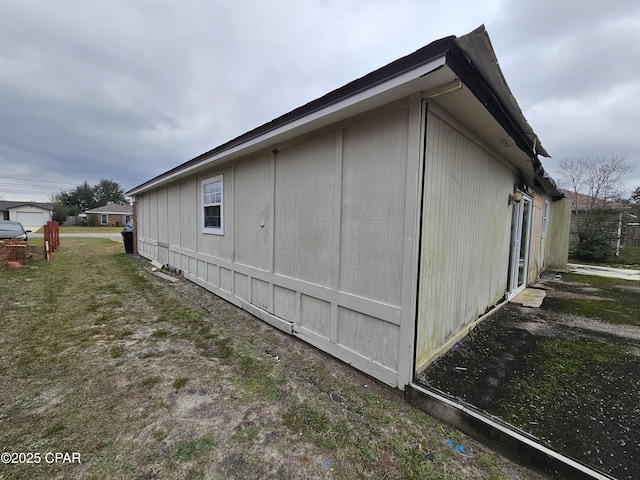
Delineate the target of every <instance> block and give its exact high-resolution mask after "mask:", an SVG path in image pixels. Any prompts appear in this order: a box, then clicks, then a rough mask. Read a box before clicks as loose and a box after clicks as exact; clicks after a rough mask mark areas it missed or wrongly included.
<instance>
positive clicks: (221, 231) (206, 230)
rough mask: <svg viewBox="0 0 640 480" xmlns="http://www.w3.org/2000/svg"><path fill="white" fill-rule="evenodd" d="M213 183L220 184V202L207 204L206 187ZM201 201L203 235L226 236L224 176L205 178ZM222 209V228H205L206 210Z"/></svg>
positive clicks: (201, 183) (201, 190)
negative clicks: (212, 208) (211, 208)
mask: <svg viewBox="0 0 640 480" xmlns="http://www.w3.org/2000/svg"><path fill="white" fill-rule="evenodd" d="M213 183H220V201H219V202H217V201H215V202H207V201H206V195H205V186H206V185H211V184H213ZM200 199H201V200H202V206H201V207H200V218H201V222H202V233H206V234H210V235H224V181H223V178H222V175H216V176H215V177H209V178H205V179H204V180H202V182H200ZM215 206H219V207H220V226H219V227H206V226H205V208H207V207H215Z"/></svg>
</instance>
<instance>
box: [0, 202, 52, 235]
mask: <svg viewBox="0 0 640 480" xmlns="http://www.w3.org/2000/svg"><path fill="white" fill-rule="evenodd" d="M52 216H53V203H38V202H10V201H6V200H0V220H13V221H15V222H20V223H21V224H22V226H23V227H24V228H25V230H31V231H32V232H35V231H36V230H38V229H40V228H42V226H43V225H44V224H45V223H47V222H50V221H51V218H52Z"/></svg>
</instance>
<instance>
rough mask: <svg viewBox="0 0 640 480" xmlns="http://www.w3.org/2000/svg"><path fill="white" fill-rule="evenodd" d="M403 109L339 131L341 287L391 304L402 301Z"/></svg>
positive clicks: (405, 119)
mask: <svg viewBox="0 0 640 480" xmlns="http://www.w3.org/2000/svg"><path fill="white" fill-rule="evenodd" d="M408 115H409V112H408V110H401V111H399V112H394V113H393V114H390V115H387V116H385V117H383V118H379V119H376V120H375V121H372V122H367V123H364V124H361V125H357V126H354V127H352V128H350V129H347V130H345V132H344V163H343V169H342V225H341V237H340V288H341V289H342V290H344V291H347V292H351V293H354V294H356V295H361V296H364V297H368V298H373V299H375V300H379V301H381V302H384V303H388V304H391V305H400V303H401V288H402V260H403V236H404V207H405V195H404V193H405V184H406V161H405V160H404V159H406V157H407V133H408ZM399 159H402V160H403V161H398V160H399Z"/></svg>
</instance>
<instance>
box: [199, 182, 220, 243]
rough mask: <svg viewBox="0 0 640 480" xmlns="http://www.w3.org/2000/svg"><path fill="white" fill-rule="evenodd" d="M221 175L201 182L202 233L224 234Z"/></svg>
mask: <svg viewBox="0 0 640 480" xmlns="http://www.w3.org/2000/svg"><path fill="white" fill-rule="evenodd" d="M223 222H224V209H223V189H222V175H218V176H217V177H212V178H207V179H206V180H203V181H202V233H213V234H215V235H223V234H224V223H223Z"/></svg>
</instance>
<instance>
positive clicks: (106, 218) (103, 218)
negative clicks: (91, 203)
mask: <svg viewBox="0 0 640 480" xmlns="http://www.w3.org/2000/svg"><path fill="white" fill-rule="evenodd" d="M108 221H109V215H107V214H106V213H101V214H100V223H101V224H102V225H106V224H107V222H108Z"/></svg>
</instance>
